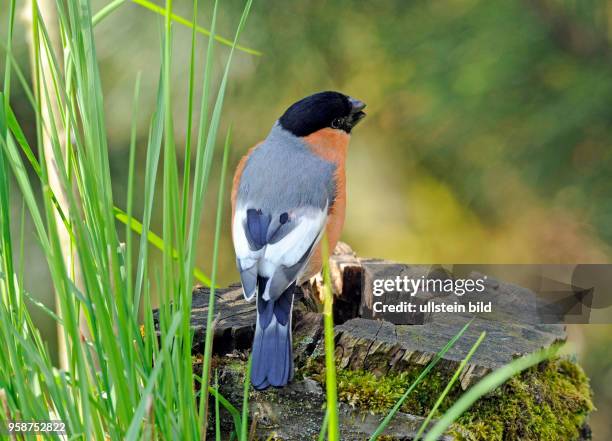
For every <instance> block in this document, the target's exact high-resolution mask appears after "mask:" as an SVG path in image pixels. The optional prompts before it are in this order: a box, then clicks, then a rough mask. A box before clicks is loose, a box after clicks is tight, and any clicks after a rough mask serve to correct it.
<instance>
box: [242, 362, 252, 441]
mask: <svg viewBox="0 0 612 441" xmlns="http://www.w3.org/2000/svg"><path fill="white" fill-rule="evenodd" d="M252 363H253V357H251V356H249V361H248V362H247V365H246V372H245V374H244V389H243V395H242V427H241V429H240V441H247V438H248V435H249V388H250V387H251V367H252Z"/></svg>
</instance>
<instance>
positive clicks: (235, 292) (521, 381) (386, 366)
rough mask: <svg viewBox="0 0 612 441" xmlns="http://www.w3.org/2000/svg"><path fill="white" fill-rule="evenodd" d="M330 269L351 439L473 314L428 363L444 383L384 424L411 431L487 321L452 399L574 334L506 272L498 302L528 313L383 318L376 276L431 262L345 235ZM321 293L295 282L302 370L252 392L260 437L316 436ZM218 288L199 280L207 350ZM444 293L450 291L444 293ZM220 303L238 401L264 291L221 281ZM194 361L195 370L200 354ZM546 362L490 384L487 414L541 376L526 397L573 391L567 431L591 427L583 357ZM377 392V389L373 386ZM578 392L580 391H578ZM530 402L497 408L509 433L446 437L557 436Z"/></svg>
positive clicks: (223, 357) (197, 297) (219, 324)
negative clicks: (370, 249) (540, 424)
mask: <svg viewBox="0 0 612 441" xmlns="http://www.w3.org/2000/svg"><path fill="white" fill-rule="evenodd" d="M381 263H384V265H381ZM330 270H331V276H332V285H333V291H334V298H335V303H334V318H335V323H336V326H335V345H336V361H337V366H338V369H339V370H338V379H339V380H338V381H339V384H338V390H339V397H340V399H341V401H344V402H343V403H342V404H341V407H340V423H341V438H342V439H343V440H361V439H366V438H368V436H369V435H370V434H371V433H372V432H373V431H374V430H375V428H376V427H377V425H378V424H379V422H380V421H381V419H382V417H383V416H384V415H383V414H384V413H386V410H385V409H387V408H388V407H390V405H389V403H390V404H391V405H392V404H394V402H395V398H394V395H393V393H395V392H398V393H400V392H403V390H404V389H405V385H404V384H403V383H401V381H403V379H404V377H406V378H410V375H411V374H409V373H418V372H420V371H421V370H422V369H423V368H424V367H425V366H426V365H427V363H429V361H431V359H432V358H433V357H434V355H435V354H436V353H437V352H438V351H439V350H440V349H441V348H442V347H443V346H444V345H445V344H446V343H447V342H448V340H450V339H451V338H452V337H453V336H454V335H455V334H456V333H457V332H458V331H459V330H460V329H461V328H462V327H463V326H464V325H465V324H466V323H467V322H468V321H470V320H473V321H472V323H471V325H470V327H469V328H468V330H467V331H466V333H465V334H464V335H463V337H462V338H461V339H459V340H458V342H457V343H456V345H455V346H454V347H453V348H452V349H451V350H449V351H448V352H447V353H446V354H445V355H444V357H443V358H442V360H441V361H440V363H439V364H438V365H437V367H436V368H435V369H434V371H433V372H432V374H430V376H432V375H434V377H435V378H436V379H437V381H440V382H441V383H439V384H438V383H433V382H432V383H430V386H427V385H424V386H423V388H421V389H422V390H418V394H419V395H418V396H417V397H415V401H414V403H412V405H413V407H409V408H408V410H409V411H410V413H406V412H398V414H397V415H396V416H395V418H394V419H393V423H392V424H391V425H390V426H389V428H388V430H387V431H386V432H385V434H386V435H389V436H390V437H391V438H390V439H402V440H410V439H412V438H413V436H414V435H415V433H416V431H417V430H418V428H419V427H420V424H421V423H422V421H423V418H424V416H426V414H427V411H428V410H427V409H428V408H427V406H430V405H431V403H430V401H431V402H433V401H435V399H436V398H437V396H438V395H439V393H440V392H441V389H442V388H443V387H444V385H445V384H446V383H445V381H447V379H448V378H450V375H452V372H453V371H454V370H455V369H456V368H457V366H458V365H459V363H460V362H461V360H462V359H463V357H465V355H466V354H467V352H468V351H469V349H470V348H471V346H472V345H473V343H474V342H475V341H476V339H477V338H478V336H479V335H480V333H481V332H482V331H486V333H487V337H486V339H485V340H484V341H483V343H482V344H481V346H480V347H479V348H478V350H477V351H476V353H475V354H474V356H473V357H472V358H471V359H470V361H469V364H468V366H467V368H466V369H465V370H464V372H463V374H462V375H461V377H460V381H459V383H458V384H457V385H456V387H455V388H454V389H453V391H452V392H451V394H449V397H451V398H449V399H452V398H453V397H457V396H459V395H460V394H461V393H462V391H464V390H465V389H467V388H469V387H470V386H471V385H472V384H474V382H477V381H478V380H479V379H481V378H482V377H483V376H485V375H486V374H488V373H489V372H491V371H493V370H495V369H497V368H499V367H501V366H503V365H504V364H507V363H508V362H510V361H511V360H512V359H514V358H516V357H518V356H521V355H524V354H528V353H531V352H534V351H536V350H538V349H540V348H546V347H549V346H551V345H553V344H555V343H557V342H562V341H564V340H565V339H566V333H565V328H564V326H563V325H556V324H550V325H544V324H538V321H537V315H536V313H535V312H534V306H533V305H534V303H533V293H531V292H530V291H529V290H526V289H524V288H521V287H518V286H515V285H511V284H507V283H504V282H503V281H498V280H495V279H489V280H488V281H487V283H488V284H489V286H488V288H490V289H491V290H492V292H494V293H496V294H494V295H496V296H497V301H498V304H500V305H502V306H503V308H500V311H505V312H508V313H510V314H511V315H512V314H519V315H520V316H521V317H522V318H523V320H522V321H520V322H517V321H513V320H508V317H505V316H503V314H501V315H493V316H491V315H488V316H487V315H486V314H462V313H436V314H421V315H420V316H419V315H415V316H414V317H411V318H410V319H409V320H410V321H411V323H415V324H394V323H391V322H390V321H388V320H382V319H381V318H383V317H372V315H373V314H371V305H370V307H368V302H370V303H371V302H372V301H373V298H374V297H373V294H372V292H371V286H372V284H371V283H370V282H371V280H373V279H374V278H380V277H385V274H387V275H389V274H411V275H413V276H418V275H419V274H421V273H422V272H423V271H424V268H423V267H422V266H409V265H402V264H396V263H392V262H383V261H380V260H372V259H360V258H358V257H357V256H356V255H355V253H353V251H352V250H351V249H350V247H348V246H347V245H345V244H339V246H338V248H337V249H336V250H335V253H334V255H333V256H331V257H330ZM320 294H321V279H320V276H318V277H314V278H313V279H311V280H310V281H308V282H307V283H305V284H303V285H302V286H301V287H299V288H298V290H297V291H296V296H295V300H294V310H293V328H294V329H293V346H294V358H295V365H296V376H295V379H294V381H293V382H292V383H291V384H290V385H289V386H287V387H286V388H282V389H273V388H271V389H268V390H266V391H251V393H250V406H251V412H252V414H253V415H254V417H255V418H256V420H257V423H256V428H255V432H256V434H257V436H258V437H260V438H261V439H267V438H268V437H269V436H270V434H276V436H277V438H274V439H286V440H311V439H316V437H317V436H318V433H319V430H320V425H321V423H322V421H323V417H324V402H325V395H324V392H323V390H324V386H323V385H321V384H320V382H322V381H323V380H324V376H323V375H322V373H321V372H322V366H323V320H322V315H321V314H320V309H321V305H320V302H319V298H320ZM208 296H209V291H208V289H206V288H196V289H195V290H194V293H193V309H192V315H191V324H192V327H193V329H194V332H195V334H194V339H193V353H194V354H195V355H197V354H202V353H203V352H204V347H203V345H204V340H205V333H206V329H205V327H206V316H207V310H208ZM434 297H435V296H434ZM438 300H440V299H437V300H436V299H434V301H438ZM215 310H216V311H217V313H218V320H217V321H216V326H215V329H214V349H213V352H214V354H215V359H214V368H216V369H218V371H219V374H220V384H221V393H222V394H223V395H224V396H225V397H226V398H227V399H228V400H230V402H232V403H234V404H235V405H238V403H241V402H242V390H243V386H242V385H243V381H244V367H245V362H246V359H247V354H248V351H249V350H250V347H251V342H252V338H253V333H254V327H255V303H254V302H253V303H248V302H246V301H245V300H244V298H243V296H242V291H241V288H240V286H239V285H233V286H230V287H228V288H226V289H220V290H217V296H216V307H215ZM154 314H156V312H154ZM196 360H197V357H196ZM197 363H198V361H196V364H197ZM194 369H195V370H196V371H197V369H198V366H195V367H194ZM538 369H539V370H538ZM538 369H536V370H535V371H533V372H530V373H528V374H525V375H524V376H522V377H520V378H518V379H516V380H513V381H514V383H512V384H508V385H504V386H503V387H502V388H501V389H499V390H498V391H497V392H495V393H494V394H492V395H491V396H489V397H484V398H482V399H481V400H480V401H479V402H478V403H477V404H475V405H474V408H475V409H478V412H481V413H482V414H483V415H484V414H486V413H487V412H489V410H488V409H489V407H490V406H499V407H500V409H502V408H503V406H505V405H506V404H504V403H505V402H504V401H503V399H504V396H505V394H517V393H518V392H517V391H525V390H529V391H531V389H532V388H533V392H530V395H528V398H526V399H524V401H529V399H531V398H530V397H531V396H534V397H536V398H537V399H538V400H543V398H541V397H544V396H548V397H549V398H548V399H549V400H556V401H555V403H557V401H560V402H561V404H555V406H557V408H559V406H561V407H563V405H564V404H563V403H565V402H567V403H568V404H567V407H568V409H566V410H565V413H563V411H561V410H560V411H558V412H557V413H558V414H559V415H561V414H563V415H565V416H567V417H568V418H570V424H568V426H569V427H570V429H571V430H570V429H568V430H570V432H568V433H569V435H567V434H566V437H567V439H570V440H586V439H590V431H589V430H588V426H587V425H586V417H587V415H588V413H589V411H590V410H591V409H592V404H591V401H590V394H591V392H590V389H589V387H588V380H587V379H586V377H584V375H583V374H582V371H581V370H580V368H579V367H578V366H576V365H575V364H573V363H571V362H566V361H555V362H551V363H550V364H549V365H543V366H542V367H540V368H538ZM543 378H553V379H554V381H555V383H554V384H555V385H557V383H559V384H563V385H564V387H565V385H566V383H567V382H569V383H568V384H569V385H570V386H568V387H569V388H570V389H571V390H568V391H559V392H557V391H556V390H555V389H554V388H553V386H552V385H551V386H550V387H548V386H547V385H542V381H543ZM515 383H516V384H515ZM387 384H392V385H397V384H399V385H400V386H401V387H402V388H403V389H401V390H399V391H393V390H392V389H390V390H391V391H392V393H391V395H392V396H391V397H385V396H380V390H383V389H384V388H385V386H386V385H387ZM551 384H552V383H551ZM394 387H395V386H394ZM427 387H431V390H427ZM555 387H556V386H555ZM417 389H419V388H417ZM366 391H369V392H366ZM416 392H417V390H415V393H416ZM368 393H369V394H372V395H373V396H368V395H367V394H368ZM564 394H566V395H567V396H566V395H564ZM568 397H569V398H568ZM574 399H575V400H574ZM419 400H420V401H419ZM571 400H574V401H572V402H571V403H570V401H571ZM379 402H380V403H382V404H381V405H380V408H378V407H377V405H374V404H371V403H379ZM364 403H365V405H364ZM368 403H370V404H368ZM423 403H425V404H423ZM427 403H429V404H427ZM544 404H546V402H545V401H544ZM528 405H529V403H527V402H525V403H524V406H525V409H519V410H517V413H518V414H520V413H521V412H524V413H525V414H526V415H527V416H521V417H520V418H519V419H520V421H518V420H517V421H518V422H516V423H517V424H516V425H517V426H519V427H518V429H517V428H515V427H514V426H513V423H515V421H510V420H503V416H500V415H493V416H490V417H487V418H493V419H495V418H501V420H499V421H498V422H497V423H496V424H497V425H496V426H495V427H497V426H500V425H501V426H502V428H501V429H499V430H501V432H500V434H498V433H497V432H495V433H494V434H493V432H491V430H489V429H486V430H484V429H483V427H485V426H486V425H487V424H484V423H479V424H480V425H478V424H476V423H473V424H472V425H470V424H461V425H459V424H458V425H457V426H456V427H454V428H453V430H452V431H450V432H449V433H447V434H446V435H445V438H444V439H446V440H454V439H457V440H458V439H474V440H485V439H513V438H512V437H511V436H512V435H511V434H512V433H515V432H513V431H514V430H515V429H516V430H518V431H519V432H516V433H520V434H521V435H520V438H521V439H524V440H531V439H534V440H535V439H547V438H538V437H537V436H535V435H533V433H536V432H533V431H535V430H536V429H535V428H532V427H531V426H530V425H529V424H530V422H531V419H533V420H535V418H531V419H529V418H530V417H529V415H530V413H529V412H531V410H530V409H529V408H528ZM541 405H542V402H541V401H540V402H538V403H536V404H535V405H534V406H536V407H537V408H538V409H539V408H540V407H541ZM419 406H421V407H419ZM487 406H489V407H487ZM570 407H571V410H570ZM403 409H404V408H403ZM414 409H416V410H417V411H416V412H415V413H416V414H411V413H412V411H413V410H414ZM378 413H380V414H378ZM496 413H498V414H499V412H496ZM223 414H224V416H223V419H222V423H223V426H224V428H225V429H226V430H228V431H231V429H232V422H231V418H230V417H229V415H228V414H226V413H225V412H223ZM566 414H567V415H566ZM477 416H478V415H476V417H477ZM508 418H510V417H508ZM559 418H561V417H559ZM477 419H478V418H476V420H477ZM496 421H497V420H496ZM483 424H484V426H483ZM572 425H573V426H572ZM532 432H533V433H532ZM498 435H499V436H498ZM517 436H518V435H517Z"/></svg>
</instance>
